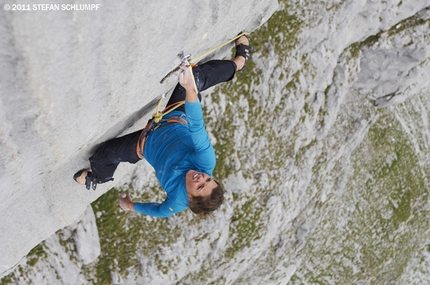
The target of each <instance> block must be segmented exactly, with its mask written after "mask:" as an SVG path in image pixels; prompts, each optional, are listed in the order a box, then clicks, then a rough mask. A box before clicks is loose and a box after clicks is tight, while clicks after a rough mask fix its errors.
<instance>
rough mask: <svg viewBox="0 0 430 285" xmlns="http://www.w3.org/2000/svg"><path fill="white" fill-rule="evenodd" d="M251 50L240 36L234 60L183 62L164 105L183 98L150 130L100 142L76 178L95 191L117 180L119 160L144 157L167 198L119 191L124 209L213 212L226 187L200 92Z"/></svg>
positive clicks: (158, 213)
mask: <svg viewBox="0 0 430 285" xmlns="http://www.w3.org/2000/svg"><path fill="white" fill-rule="evenodd" d="M251 51H253V50H252V48H251V47H250V46H249V40H248V38H247V37H246V36H241V37H239V38H238V39H237V40H236V55H235V58H234V59H233V60H211V61H208V62H206V63H204V64H201V65H197V66H195V67H193V68H192V69H191V67H188V66H186V65H184V64H183V65H181V66H180V68H181V69H182V72H181V74H180V75H179V80H178V81H179V83H178V84H177V85H176V87H175V89H174V91H173V93H172V96H171V98H170V99H169V102H168V103H167V107H166V109H169V108H170V107H169V106H175V105H177V104H178V103H179V102H183V101H185V103H184V104H183V105H181V106H179V107H177V108H176V109H175V110H174V111H172V112H170V113H168V114H167V115H165V116H163V118H162V120H161V121H160V122H159V123H158V124H157V125H156V126H155V127H154V128H152V129H151V131H148V130H147V129H143V130H140V131H137V132H134V133H131V134H128V135H125V136H123V137H119V138H115V139H112V140H109V141H106V142H104V143H102V144H101V146H100V147H99V148H98V149H97V150H96V151H95V153H94V154H93V155H92V156H91V158H90V164H91V171H90V170H86V169H83V170H80V171H78V172H77V173H76V174H75V175H74V177H73V178H74V179H75V181H76V182H78V183H79V184H82V185H86V188H87V189H90V188H93V189H94V190H95V188H96V186H97V184H98V183H104V182H107V181H110V180H113V174H114V172H115V170H116V168H117V166H118V164H119V163H120V162H129V163H136V162H138V161H139V160H141V159H142V158H143V157H144V158H145V159H146V160H147V161H148V162H149V163H150V164H151V165H152V167H153V168H154V170H155V173H156V176H157V178H158V180H159V182H160V185H161V187H162V188H163V189H164V190H165V191H166V194H167V198H166V199H165V201H164V202H162V203H140V202H133V201H132V200H131V198H130V195H129V194H128V193H127V194H121V195H120V197H119V199H118V203H119V205H120V206H121V208H122V209H124V210H126V211H136V212H139V213H142V214H146V215H151V216H155V217H169V216H171V215H173V214H174V213H178V212H181V211H184V210H185V209H186V208H187V207H189V208H190V209H191V211H192V212H194V213H195V214H198V215H202V216H205V215H210V214H211V213H212V212H213V211H215V210H216V209H218V208H219V207H220V206H221V204H222V202H223V200H224V190H223V188H222V187H221V185H220V184H219V183H218V182H217V181H216V180H214V179H213V178H212V171H213V170H214V168H215V152H214V149H213V147H212V145H211V143H210V140H209V137H208V134H207V132H206V130H205V126H204V122H203V114H202V107H201V104H200V101H201V95H200V92H201V91H204V90H206V89H208V88H209V87H212V86H214V85H216V84H219V83H221V82H227V81H230V80H231V79H232V78H233V77H234V74H235V73H236V71H242V70H243V69H244V68H245V66H246V62H247V60H248V58H251V55H250V52H251ZM150 124H151V122H150V123H148V125H150ZM147 127H148V126H147Z"/></svg>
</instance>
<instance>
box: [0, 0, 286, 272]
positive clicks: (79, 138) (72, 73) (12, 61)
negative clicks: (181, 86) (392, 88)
mask: <svg viewBox="0 0 430 285" xmlns="http://www.w3.org/2000/svg"><path fill="white" fill-rule="evenodd" d="M96 2H97V3H99V4H100V8H99V9H98V10H97V11H96V10H93V11H6V10H5V9H1V11H0V34H1V35H2V37H1V39H0V50H1V53H0V62H1V77H0V78H1V79H0V80H1V81H0V144H1V148H0V181H1V182H0V188H1V189H2V199H1V205H0V216H1V217H2V219H1V221H0V233H1V241H0V252H1V254H0V273H4V272H5V271H7V270H9V269H10V268H12V267H13V266H14V265H15V264H17V263H18V262H19V261H20V259H21V258H23V256H25V255H26V254H27V253H28V252H29V251H30V250H31V249H32V248H33V247H34V246H36V245H37V244H38V243H40V242H41V241H42V240H45V239H46V238H48V237H49V236H51V235H52V234H53V233H54V232H55V231H57V230H58V229H60V228H63V227H64V226H67V225H70V224H71V223H73V222H74V221H75V220H77V219H78V217H79V216H81V214H82V213H83V212H84V211H85V209H86V208H87V206H88V205H89V203H90V202H92V201H94V200H95V199H96V198H98V197H99V196H100V195H102V194H103V193H105V192H106V191H107V189H108V188H110V187H112V186H113V185H114V183H107V184H106V185H100V186H99V187H98V189H97V191H95V192H94V191H86V190H85V188H83V187H82V186H79V185H77V184H76V183H75V182H74V181H73V179H72V176H73V174H74V173H75V172H76V171H77V170H79V169H81V168H84V167H88V166H89V165H88V161H87V159H88V157H89V156H90V154H91V152H92V151H93V150H94V148H95V147H96V146H97V144H98V143H100V142H102V141H105V140H107V139H109V138H112V137H115V136H117V135H119V134H121V133H122V132H124V131H129V129H128V128H129V127H132V130H135V129H138V128H141V127H143V122H144V121H145V119H143V120H141V121H140V122H139V121H138V120H139V119H141V118H142V117H145V115H146V118H147V115H148V112H149V113H150V112H152V111H153V107H154V105H153V103H154V101H153V99H154V98H156V97H157V96H159V95H161V94H162V93H164V92H166V91H167V90H168V89H169V88H170V87H171V86H172V85H173V84H174V82H176V76H173V77H172V78H170V80H167V82H166V83H165V84H164V85H161V84H159V82H160V80H161V79H162V78H163V77H164V76H165V75H166V74H167V73H168V72H169V71H170V70H171V69H172V68H174V67H175V66H177V65H178V64H179V60H178V59H177V54H178V53H179V52H180V51H182V50H183V51H185V52H187V53H191V54H192V55H193V56H197V55H200V54H202V53H203V52H206V51H207V50H208V49H210V48H212V47H214V46H216V45H218V44H219V43H220V42H223V41H225V40H227V39H229V38H232V37H233V36H235V35H236V34H237V33H238V32H240V31H242V30H243V31H252V30H254V29H256V28H257V27H258V26H260V25H261V24H262V23H264V22H265V21H266V20H267V19H268V18H269V17H270V16H271V14H272V13H273V12H274V11H275V9H276V8H277V6H278V5H277V2H276V1H275V0H265V1H258V0H251V1H249V0H248V1H226V0H222V1H210V2H207V3H206V2H205V3H203V2H199V1H181V2H178V1H173V0H168V1H137V2H136V1H135V2H118V1H111V0H108V1H102V2H100V1H96ZM230 48H231V46H230V47H229V48H228V50H230ZM226 51H227V50H224V51H223V52H224V53H225V52H226ZM136 122H137V123H136ZM135 123H136V124H135ZM127 169H128V165H122V166H121V167H120V168H119V169H118V172H117V174H116V178H117V179H119V178H121V176H122V175H123V174H124V173H125V172H126V170H127ZM95 255H96V252H93V253H91V254H89V255H85V254H84V255H83V257H82V258H83V259H84V261H85V262H87V261H90V260H91V259H93V258H94V256H95Z"/></svg>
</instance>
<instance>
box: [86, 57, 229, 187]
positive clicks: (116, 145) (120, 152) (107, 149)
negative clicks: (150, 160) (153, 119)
mask: <svg viewBox="0 0 430 285" xmlns="http://www.w3.org/2000/svg"><path fill="white" fill-rule="evenodd" d="M235 72H236V64H235V63H234V62H233V61H231V60H211V61H208V62H206V63H204V64H201V65H198V66H196V67H194V68H193V74H194V79H195V81H196V86H197V89H198V90H199V94H198V95H199V100H200V101H201V95H200V92H201V91H204V90H206V89H208V88H210V87H212V86H215V85H217V84H219V83H221V82H227V81H230V80H231V79H233V77H234V74H235ZM183 100H185V89H184V88H183V87H182V86H181V85H180V84H179V83H178V84H177V85H176V87H175V89H174V90H173V92H172V95H171V97H170V99H169V102H168V103H167V106H169V105H171V104H173V103H176V102H178V101H183ZM176 110H178V111H182V112H184V113H185V106H184V105H182V106H180V107H179V108H177V109H176ZM141 132H142V130H139V131H136V132H134V133H131V134H128V135H125V136H122V137H119V138H114V139H111V140H108V141H106V142H104V143H102V144H101V145H100V146H99V147H98V149H97V150H96V151H95V152H94V154H93V155H92V156H91V157H90V163H91V171H92V173H93V176H94V177H95V178H96V180H97V183H104V182H107V181H110V180H112V179H113V174H114V172H115V170H116V168H117V167H118V164H119V163H120V162H129V163H136V162H138V161H139V160H140V159H139V157H138V156H137V154H136V144H137V143H138V141H139V136H140V134H141Z"/></svg>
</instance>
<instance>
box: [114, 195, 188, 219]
mask: <svg viewBox="0 0 430 285" xmlns="http://www.w3.org/2000/svg"><path fill="white" fill-rule="evenodd" d="M118 204H119V205H120V206H121V208H122V209H123V210H124V211H134V212H138V213H141V214H145V215H149V216H153V217H158V218H167V217H170V216H172V215H173V214H175V213H179V212H182V211H184V210H185V209H186V208H187V207H186V206H185V205H178V204H177V203H174V202H172V201H171V200H170V199H169V198H167V199H166V200H165V201H164V202H163V203H154V202H152V203H141V202H136V203H134V202H133V201H132V200H131V197H130V194H128V193H127V194H120V195H119V198H118Z"/></svg>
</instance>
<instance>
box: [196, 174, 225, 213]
mask: <svg viewBox="0 0 430 285" xmlns="http://www.w3.org/2000/svg"><path fill="white" fill-rule="evenodd" d="M214 181H215V183H216V184H217V186H216V187H215V188H214V189H212V193H211V194H210V195H209V196H207V197H194V196H193V198H192V199H191V201H190V204H189V205H188V206H189V207H190V210H191V211H193V213H194V214H197V215H199V216H212V217H213V212H214V211H215V210H217V209H218V208H219V207H220V206H221V204H222V203H223V202H224V187H223V186H222V185H221V183H219V182H218V181H216V180H215V179H214Z"/></svg>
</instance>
